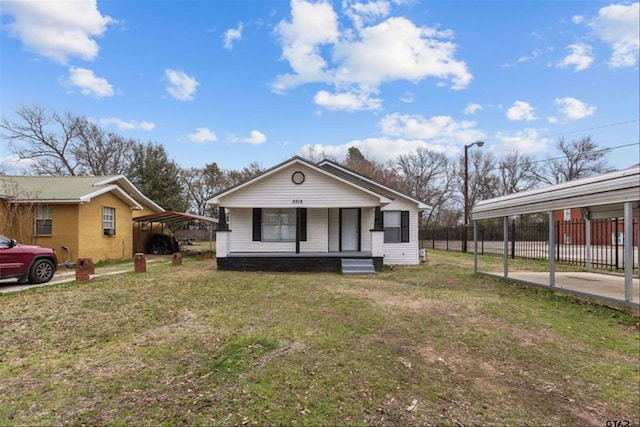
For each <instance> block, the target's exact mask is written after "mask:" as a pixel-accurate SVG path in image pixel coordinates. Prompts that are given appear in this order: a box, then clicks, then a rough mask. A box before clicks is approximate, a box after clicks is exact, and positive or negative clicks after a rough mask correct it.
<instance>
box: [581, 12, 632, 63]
mask: <svg viewBox="0 0 640 427" xmlns="http://www.w3.org/2000/svg"><path fill="white" fill-rule="evenodd" d="M590 25H591V28H592V30H593V31H594V32H595V34H596V35H597V36H598V37H599V38H600V39H601V40H602V41H604V42H605V43H607V44H608V45H609V46H610V47H611V49H612V50H613V53H612V54H611V58H610V59H609V66H610V67H612V68H618V67H633V66H635V65H636V64H637V63H638V51H639V50H640V2H636V3H632V4H628V5H624V4H612V5H609V6H606V7H603V8H602V9H600V11H599V12H598V17H597V18H595V19H594V20H593V21H591V23H590Z"/></svg>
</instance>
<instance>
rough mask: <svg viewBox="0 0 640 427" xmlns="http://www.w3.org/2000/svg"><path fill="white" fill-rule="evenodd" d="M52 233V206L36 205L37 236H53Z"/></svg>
mask: <svg viewBox="0 0 640 427" xmlns="http://www.w3.org/2000/svg"><path fill="white" fill-rule="evenodd" d="M52 232H53V216H52V215H51V205H48V204H46V205H36V236H51V234H52Z"/></svg>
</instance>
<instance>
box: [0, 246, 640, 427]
mask: <svg viewBox="0 0 640 427" xmlns="http://www.w3.org/2000/svg"><path fill="white" fill-rule="evenodd" d="M471 262H472V260H471V258H470V257H465V256H463V255H455V254H445V253H437V252H430V254H429V262H428V263H426V264H424V265H422V266H420V267H415V268H413V267H412V268H401V269H395V270H394V271H386V272H383V273H380V274H378V275H376V276H371V277H343V276H340V275H336V274H274V273H237V272H222V271H217V270H216V269H215V263H214V262H212V261H199V262H196V261H194V260H190V259H187V260H185V263H184V265H183V266H182V267H172V266H169V265H167V266H155V267H154V268H153V269H150V271H149V272H148V273H146V274H133V273H131V274H124V275H120V276H111V277H104V278H100V279H97V280H95V281H94V282H91V283H87V284H73V283H69V284H64V285H58V286H50V287H45V288H35V289H32V290H29V291H27V292H23V293H18V294H10V295H5V296H2V297H1V298H0V302H1V303H2V304H3V310H2V311H1V312H0V348H2V349H3V352H2V353H0V424H2V425H5V424H14V425H15V424H19V425H35V424H37V425H44V424H46V425H63V424H90V425H105V424H117V425H122V424H126V425H134V424H135V425H137V424H147V425H148V424H171V425H175V424H189V425H194V424H209V425H264V424H286V425H293V424H301V425H345V424H348V425H354V424H355V425H364V424H376V425H390V424H393V425H407V424H422V425H441V424H450V425H455V424H462V425H468V424H482V425H485V424H501V425H502V424H518V425H523V424H528V425H559V424H567V425H602V424H604V423H605V422H606V420H608V419H626V420H629V421H630V422H631V423H638V422H639V419H638V418H639V416H638V414H637V396H638V393H639V392H640V389H639V386H638V383H639V382H640V374H639V372H638V357H639V350H638V345H639V341H638V325H637V322H636V321H635V320H633V319H632V318H630V317H628V316H626V315H624V314H621V313H618V312H615V311H613V310H610V309H606V308H599V307H593V306H590V305H584V304H577V303H575V302H574V301H573V300H571V299H569V298H561V297H557V296H554V295H552V294H551V293H548V292H545V291H542V290H537V289H528V288H524V287H521V286H516V285H513V284H509V283H505V282H502V281H500V280H497V279H494V278H488V277H481V276H473V275H472V274H470V271H471Z"/></svg>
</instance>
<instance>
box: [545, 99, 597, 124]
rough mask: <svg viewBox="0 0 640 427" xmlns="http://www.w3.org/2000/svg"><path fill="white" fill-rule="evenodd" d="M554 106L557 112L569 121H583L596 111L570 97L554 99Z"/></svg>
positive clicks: (594, 108)
mask: <svg viewBox="0 0 640 427" xmlns="http://www.w3.org/2000/svg"><path fill="white" fill-rule="evenodd" d="M554 104H555V105H556V106H557V107H558V112H560V114H562V115H563V116H564V117H565V118H567V119H569V120H579V119H583V118H585V117H587V116H590V115H592V114H593V113H594V112H595V111H596V107H593V106H590V105H587V104H585V103H584V102H582V101H580V100H579V99H576V98H571V97H566V98H556V99H555V101H554Z"/></svg>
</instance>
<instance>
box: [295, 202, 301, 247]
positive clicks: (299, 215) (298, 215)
mask: <svg viewBox="0 0 640 427" xmlns="http://www.w3.org/2000/svg"><path fill="white" fill-rule="evenodd" d="M301 225H302V209H300V208H296V253H297V254H299V253H300V226H301Z"/></svg>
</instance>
